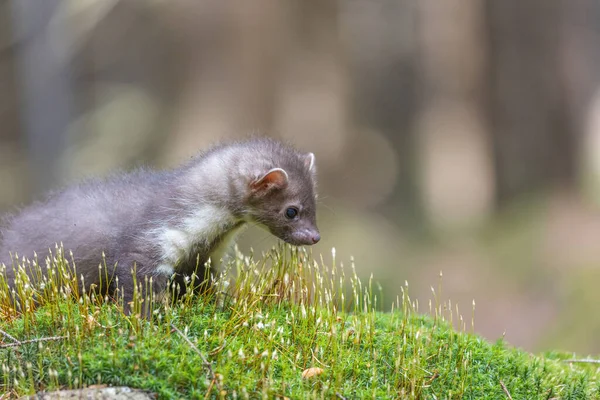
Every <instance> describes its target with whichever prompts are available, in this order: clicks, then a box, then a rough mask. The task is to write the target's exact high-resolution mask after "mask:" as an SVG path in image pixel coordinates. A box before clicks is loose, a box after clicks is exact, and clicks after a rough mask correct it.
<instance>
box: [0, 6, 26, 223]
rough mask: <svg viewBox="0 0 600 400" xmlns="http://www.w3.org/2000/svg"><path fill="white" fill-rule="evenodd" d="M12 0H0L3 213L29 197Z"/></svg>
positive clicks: (0, 197) (0, 205) (0, 192)
mask: <svg viewBox="0 0 600 400" xmlns="http://www.w3.org/2000/svg"><path fill="white" fill-rule="evenodd" d="M11 11H12V10H11V3H10V2H8V1H4V2H0V126H1V127H2V128H1V129H0V184H1V186H0V189H1V190H0V213H1V212H2V211H3V210H4V209H6V208H8V207H9V206H10V205H12V204H14V203H18V202H22V201H23V200H24V199H25V197H26V185H24V184H22V183H21V184H17V183H18V182H17V181H18V180H19V178H17V177H18V176H19V177H21V178H20V179H22V177H23V175H24V173H23V170H24V168H23V159H24V157H23V155H22V152H21V146H20V144H19V138H20V133H21V132H20V131H21V127H20V123H19V122H20V121H19V107H18V96H17V87H16V81H17V71H16V67H15V53H16V49H17V46H16V39H15V37H14V35H13V25H12V13H11Z"/></svg>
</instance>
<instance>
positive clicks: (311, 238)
mask: <svg viewBox="0 0 600 400" xmlns="http://www.w3.org/2000/svg"><path fill="white" fill-rule="evenodd" d="M319 240H321V235H320V234H319V231H317V230H316V229H312V228H308V229H298V230H297V231H296V232H294V233H292V240H290V243H292V244H295V245H298V246H303V245H304V246H311V245H313V244H316V243H317V242H318V241H319Z"/></svg>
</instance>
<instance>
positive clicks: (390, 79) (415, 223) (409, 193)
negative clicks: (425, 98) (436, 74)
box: [340, 0, 423, 228]
mask: <svg viewBox="0 0 600 400" xmlns="http://www.w3.org/2000/svg"><path fill="white" fill-rule="evenodd" d="M340 7H341V11H342V12H343V13H345V14H346V15H347V17H346V20H347V21H348V30H349V32H347V35H348V41H349V44H348V47H349V48H348V49H347V50H348V55H349V60H348V63H349V69H350V74H351V76H355V77H357V79H355V80H354V81H353V84H354V87H353V88H352V90H351V98H350V101H351V104H350V108H351V112H350V113H351V115H353V116H354V119H355V120H354V121H353V122H355V123H356V124H357V125H358V126H359V127H360V128H363V129H364V128H368V129H373V130H374V131H375V132H374V133H376V134H381V135H383V136H384V137H385V138H386V139H387V141H388V143H389V144H390V145H391V146H392V148H393V151H394V153H395V154H396V156H397V157H396V159H397V162H398V167H397V169H398V177H397V179H396V184H395V186H394V188H393V189H392V190H391V193H390V194H389V195H388V196H387V197H386V199H385V202H384V203H383V204H381V205H380V206H379V207H378V208H379V210H381V212H382V213H384V214H385V215H386V216H388V217H390V218H391V219H392V220H393V221H394V222H396V223H398V224H401V225H404V226H405V227H408V226H407V225H410V226H411V227H414V228H417V227H420V226H421V222H422V217H423V210H422V205H421V198H420V192H419V190H418V176H417V163H418V160H417V156H418V154H417V152H416V151H415V147H416V142H417V138H416V134H415V130H414V123H415V114H416V108H417V102H418V99H417V90H418V85H419V83H418V74H417V65H416V63H417V60H416V58H417V57H416V53H417V37H416V26H415V20H416V7H415V3H414V2H413V1H407V0H405V1H398V0H377V1H369V2H363V1H350V2H342V3H341V4H340ZM364 133H365V132H361V133H360V134H364ZM367 134H370V133H367Z"/></svg>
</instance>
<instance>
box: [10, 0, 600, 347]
mask: <svg viewBox="0 0 600 400" xmlns="http://www.w3.org/2000/svg"><path fill="white" fill-rule="evenodd" d="M599 61H600V3H599V2H597V1H593V0H527V1H523V0H496V1H492V0H444V1H435V0H340V1H331V0H324V1H319V2H313V1H303V0H288V1H279V0H253V1H243V0H229V1H223V0H204V1H192V0H189V1H184V0H178V1H175V0H171V1H167V0H43V1H40V0H12V1H11V0H0V187H1V190H0V211H10V210H15V208H16V207H17V206H19V205H23V204H27V203H28V202H30V201H32V199H35V198H38V197H39V196H40V195H41V193H42V192H44V191H46V190H48V189H51V188H56V187H57V186H62V185H65V184H68V183H69V182H73V181H75V180H78V179H80V178H82V177H85V176H92V175H93V176H98V175H100V176H101V175H105V174H107V173H108V172H109V171H113V170H115V169H130V168H133V167H135V166H138V165H142V164H147V165H153V166H156V167H170V166H175V165H177V164H178V163H180V162H181V161H182V160H185V159H187V158H188V157H189V156H191V155H192V154H194V153H195V152H196V151H198V150H199V149H203V148H205V147H206V146H208V145H210V144H211V143H215V142H217V141H222V140H226V139H229V138H238V137H243V136H245V135H247V134H249V133H263V134H268V135H270V136H273V137H279V138H282V139H284V140H289V141H291V142H293V143H295V144H296V146H297V147H299V148H302V149H304V150H307V151H308V150H310V151H313V152H314V153H315V154H316V156H317V166H318V168H319V180H320V181H319V188H320V199H321V200H320V202H321V205H320V210H319V225H320V228H321V234H322V237H323V240H322V241H321V242H320V243H319V244H318V245H317V246H315V248H314V251H315V252H317V253H319V252H321V253H323V254H324V256H325V258H326V259H329V257H330V256H329V254H330V251H331V248H332V247H335V248H336V249H337V258H338V260H343V261H345V264H348V263H349V259H350V256H351V255H353V256H354V257H355V259H356V266H357V269H358V272H359V274H360V275H361V276H362V277H363V278H366V279H368V277H369V276H370V274H371V273H372V274H373V275H374V279H375V280H377V281H379V282H381V284H382V286H383V292H384V296H385V298H384V302H385V303H386V305H391V302H392V301H393V299H394V298H395V296H396V295H397V294H399V293H400V286H402V285H403V284H404V281H405V280H408V282H409V284H410V292H411V293H412V295H413V296H414V297H416V298H418V299H419V300H420V302H421V305H422V306H421V309H422V311H426V309H427V306H426V304H427V300H428V299H429V298H430V297H431V289H430V287H431V286H433V287H435V288H436V290H437V287H438V281H439V274H440V271H443V273H444V277H443V283H442V286H443V293H442V294H440V293H438V295H439V296H440V297H441V299H443V300H445V299H448V298H450V299H452V303H453V304H456V303H458V305H459V307H460V309H461V310H462V312H463V313H464V315H465V317H467V316H468V319H470V315H471V303H472V300H473V299H475V300H476V304H477V307H476V316H475V328H476V331H478V332H479V333H481V334H483V335H485V336H486V337H487V338H489V339H490V340H495V339H498V338H499V337H501V336H502V335H503V334H504V333H505V334H506V338H507V340H508V341H509V342H510V343H512V344H514V345H517V346H522V347H524V348H526V349H529V350H532V351H537V350H545V349H552V348H556V349H562V350H568V351H571V350H572V351H578V352H582V353H592V354H594V353H595V354H598V353H600V342H599V341H598V340H597V338H598V337H599V335H600V314H599V313H598V309H597V308H596V307H598V305H600V290H598V287H599V285H600V91H599V88H600V68H599V67H598V65H600V63H599ZM273 243H274V239H272V238H270V237H269V236H268V235H267V234H265V233H263V232H262V231H248V232H246V234H245V235H244V236H243V237H242V241H241V243H240V245H241V247H242V249H247V248H249V247H250V246H252V247H254V248H258V249H261V248H266V247H269V246H271V245H272V244H273Z"/></svg>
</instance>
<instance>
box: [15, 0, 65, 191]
mask: <svg viewBox="0 0 600 400" xmlns="http://www.w3.org/2000/svg"><path fill="white" fill-rule="evenodd" d="M11 4H12V11H13V12H12V18H13V28H14V36H15V37H16V40H17V41H18V45H17V50H16V58H17V63H16V65H17V67H18V75H17V77H18V86H17V87H18V90H19V97H20V100H21V106H22V107H21V109H22V110H21V112H22V114H21V116H22V124H23V131H24V133H25V141H26V148H27V152H28V153H29V157H30V161H31V163H32V164H33V171H35V176H33V177H32V178H33V179H32V183H33V188H35V191H44V190H47V189H49V188H51V187H53V186H54V185H56V183H57V182H59V181H60V172H59V163H60V154H61V153H62V151H63V150H64V147H65V143H64V138H65V133H66V131H67V127H68V125H69V122H70V121H71V119H72V109H73V102H72V95H73V93H72V87H71V84H72V74H71V72H70V68H69V63H68V57H67V54H68V51H67V50H68V49H67V48H66V46H68V43H70V41H69V40H68V38H67V32H66V30H65V27H64V25H60V24H54V25H52V24H51V22H52V19H53V17H54V16H55V13H56V11H57V10H58V9H59V7H60V6H61V0H44V1H43V2H40V1H37V0H13V1H12V3H11Z"/></svg>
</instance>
